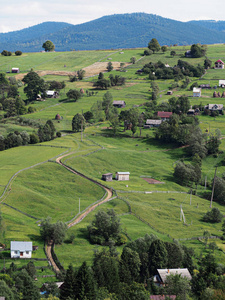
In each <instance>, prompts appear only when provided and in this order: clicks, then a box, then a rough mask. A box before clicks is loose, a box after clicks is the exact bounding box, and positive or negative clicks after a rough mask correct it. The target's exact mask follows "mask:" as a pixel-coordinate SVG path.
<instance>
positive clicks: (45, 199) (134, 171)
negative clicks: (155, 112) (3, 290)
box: [0, 45, 225, 275]
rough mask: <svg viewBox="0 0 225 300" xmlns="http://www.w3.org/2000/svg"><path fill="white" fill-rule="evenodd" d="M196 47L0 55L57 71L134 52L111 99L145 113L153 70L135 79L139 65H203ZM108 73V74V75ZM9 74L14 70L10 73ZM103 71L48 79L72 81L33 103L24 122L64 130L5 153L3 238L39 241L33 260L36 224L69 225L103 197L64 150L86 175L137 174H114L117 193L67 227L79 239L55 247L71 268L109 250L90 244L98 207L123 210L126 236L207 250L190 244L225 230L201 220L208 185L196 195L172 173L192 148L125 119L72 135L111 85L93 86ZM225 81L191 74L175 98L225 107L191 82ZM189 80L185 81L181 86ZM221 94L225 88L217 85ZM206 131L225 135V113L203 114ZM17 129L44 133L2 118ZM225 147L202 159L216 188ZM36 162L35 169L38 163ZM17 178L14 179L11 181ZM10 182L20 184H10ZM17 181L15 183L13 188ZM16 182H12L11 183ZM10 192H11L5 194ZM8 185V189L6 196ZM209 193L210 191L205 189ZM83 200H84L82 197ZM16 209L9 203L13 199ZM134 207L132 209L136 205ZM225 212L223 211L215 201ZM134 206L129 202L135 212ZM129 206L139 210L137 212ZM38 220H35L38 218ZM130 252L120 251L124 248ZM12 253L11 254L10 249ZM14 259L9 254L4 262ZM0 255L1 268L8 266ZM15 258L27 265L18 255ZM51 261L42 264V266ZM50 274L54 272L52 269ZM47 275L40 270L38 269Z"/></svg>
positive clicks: (217, 50)
mask: <svg viewBox="0 0 225 300" xmlns="http://www.w3.org/2000/svg"><path fill="white" fill-rule="evenodd" d="M189 48H190V47H188V46H185V47H184V46H182V47H179V46H174V47H169V49H168V51H167V52H166V53H157V54H154V55H151V56H143V52H144V49H117V50H111V51H103V50H102V51H71V52H65V53H64V52H59V53H58V52H54V53H24V54H23V55H22V56H21V57H15V56H12V57H3V56H1V57H0V71H1V72H7V71H8V70H10V69H11V68H12V67H19V68H20V70H21V73H25V72H27V71H29V70H30V69H31V68H33V69H34V70H35V71H37V70H51V71H70V72H71V71H72V72H73V71H76V70H78V69H82V68H84V67H87V66H90V65H92V64H94V63H95V62H102V61H109V59H110V61H117V62H124V63H129V62H130V58H131V57H132V56H134V57H136V60H137V62H136V63H135V64H133V65H129V66H128V67H127V68H126V72H118V71H116V70H114V71H112V72H111V73H112V74H113V75H121V76H124V77H126V84H125V85H124V86H121V87H113V88H110V89H109V91H110V93H111V94H112V95H113V100H125V102H126V108H124V109H130V108H132V107H134V106H135V107H138V108H139V111H140V112H143V111H144V108H143V106H142V105H143V104H144V103H146V102H147V101H148V100H149V99H150V84H151V82H150V81H149V79H148V76H147V75H137V74H136V71H137V70H138V69H141V68H142V67H143V65H144V64H146V63H148V62H150V61H152V62H157V61H159V60H160V61H162V62H163V63H168V64H169V65H170V66H173V65H175V64H176V63H177V60H178V59H182V60H185V61H188V62H190V63H191V64H194V65H197V64H201V65H203V62H204V58H198V59H188V58H185V57H184V53H185V51H186V50H188V49H189ZM224 49H225V46H224V45H209V46H208V50H207V57H208V58H209V59H211V60H212V62H215V61H216V60H217V59H222V60H225V56H224V53H225V52H224ZM171 50H175V51H176V55H175V56H174V57H171V56H170V51H171ZM108 75H109V74H107V73H106V74H105V78H108ZM10 76H13V75H12V74H10ZM97 76H98V74H96V76H94V77H91V78H85V79H83V80H82V81H78V82H73V83H71V82H69V78H68V76H56V75H45V76H44V77H43V78H44V80H46V81H49V80H59V81H65V83H66V88H65V89H64V90H62V91H60V97H59V98H57V99H47V100H46V101H40V102H38V101H35V102H33V103H30V104H29V105H31V106H33V107H35V108H36V112H35V113H32V114H27V115H24V116H23V118H29V119H34V120H38V121H39V122H40V123H42V124H44V123H45V122H46V121H47V120H49V119H51V120H53V123H54V125H55V127H56V130H57V131H60V132H61V133H62V137H61V138H56V139H54V140H52V141H49V142H45V143H42V144H38V145H32V146H23V147H17V148H12V149H9V150H6V151H2V152H0V157H1V159H0V197H1V198H0V201H1V212H2V215H3V220H4V224H5V242H6V244H7V245H8V246H9V243H10V241H11V240H15V239H18V240H31V241H33V243H34V244H35V245H38V246H39V249H38V250H37V252H36V253H34V257H35V258H45V254H44V251H43V243H42V241H41V240H40V235H39V226H38V223H39V222H40V220H41V219H44V218H46V217H48V216H50V217H51V218H52V221H53V222H56V221H57V220H61V221H63V222H67V221H69V220H71V219H72V218H73V217H74V216H76V215H77V214H78V213H79V201H80V211H83V210H85V209H86V208H87V207H88V206H90V205H92V204H93V203H95V202H96V201H98V200H100V199H102V197H104V194H105V191H104V190H103V189H102V188H101V187H99V186H97V185H95V184H94V183H93V182H91V181H88V180H86V179H83V178H81V177H79V176H78V175H75V174H72V173H71V172H69V171H68V170H66V169H65V168H63V167H62V166H60V165H58V164H56V163H55V159H56V157H58V156H62V155H64V154H69V155H67V156H65V157H64V158H63V159H62V161H63V162H64V163H65V164H66V165H68V166H70V167H72V168H73V169H74V170H77V171H79V172H81V173H83V174H85V175H86V176H88V177H90V178H91V179H94V180H96V181H98V182H100V183H103V182H102V180H101V176H102V174H104V173H108V172H110V173H113V176H114V175H115V173H116V172H117V171H129V172H130V180H129V181H127V182H124V181H116V180H113V181H111V182H106V185H107V186H109V187H111V188H113V189H114V190H115V191H116V194H117V195H118V198H116V199H114V200H111V201H109V202H107V203H105V204H103V205H101V206H99V207H97V208H96V209H95V210H94V211H93V212H91V213H90V214H89V215H88V216H87V217H85V218H84V219H83V220H82V222H80V223H79V224H77V225H76V226H74V227H71V228H70V229H69V230H68V231H67V237H69V236H70V235H71V234H72V233H73V234H74V235H75V240H74V242H73V244H68V243H63V244H62V245H57V246H56V247H55V252H56V254H57V256H58V258H59V260H60V262H61V263H62V265H63V266H64V267H65V268H66V267H67V266H68V265H69V264H70V263H71V262H72V263H73V265H74V266H79V265H80V264H81V262H82V261H84V260H86V261H87V262H88V263H89V264H91V262H92V258H93V253H94V250H96V249H97V248H99V249H101V247H99V246H96V245H91V244H90V243H89V241H88V239H87V226H88V225H89V224H90V222H91V221H92V220H93V217H94V215H95V213H96V211H98V210H99V209H104V210H107V209H110V208H113V209H115V211H116V213H117V214H118V215H119V216H120V219H121V224H122V228H123V232H124V234H125V235H126V237H127V241H129V240H134V239H137V238H138V237H141V236H144V235H145V234H146V233H148V234H151V233H152V234H156V235H157V236H158V237H159V238H161V239H163V240H165V241H172V240H173V239H176V240H179V241H180V243H183V244H185V245H187V246H190V247H193V249H195V251H196V253H198V254H199V255H200V254H201V253H203V254H204V253H205V251H206V250H205V247H204V243H203V242H202V241H199V240H186V239H191V238H196V237H201V236H202V235H203V232H204V230H209V231H210V233H211V234H212V235H217V236H221V234H222V233H221V224H209V223H204V222H203V221H202V217H203V215H204V214H205V213H206V212H207V211H208V210H209V204H210V203H209V201H208V200H205V199H204V198H202V197H201V196H202V194H203V193H204V191H205V188H204V185H199V186H198V187H197V189H196V195H192V196H191V195H190V194H189V192H190V187H185V186H180V185H178V184H176V183H175V182H174V179H173V172H174V166H175V164H176V162H177V161H178V160H180V159H184V160H185V162H189V161H190V158H189V157H188V155H187V151H186V149H185V148H177V147H176V146H174V144H163V143H160V142H158V141H156V140H155V139H154V130H147V129H143V130H142V132H141V133H140V131H139V130H138V131H137V132H136V134H135V135H134V137H133V136H132V133H131V131H129V130H128V131H126V132H123V126H122V125H121V127H120V131H119V133H118V135H117V136H113V134H112V132H111V130H110V129H109V128H108V127H109V123H108V122H106V121H103V122H99V123H97V124H92V125H89V126H88V127H87V128H86V129H85V131H84V137H83V141H81V134H80V133H72V132H71V129H72V128H71V120H72V118H73V116H74V115H75V114H76V113H81V112H82V111H83V112H86V111H88V110H90V109H91V107H92V105H93V104H95V103H96V102H97V101H102V98H103V95H104V94H105V92H106V91H105V90H96V89H94V88H93V82H94V81H95V80H96V79H97ZM219 79H225V70H214V69H210V70H207V72H206V74H205V75H204V76H203V77H202V78H200V79H197V78H191V82H190V83H189V85H188V86H187V88H185V89H181V88H180V87H178V88H176V89H174V90H173V96H174V97H178V96H181V95H186V96H188V97H189V99H190V102H191V105H196V104H200V103H201V104H202V105H206V104H208V103H217V104H224V105H225V98H219V99H218V98H216V99H215V98H213V91H214V88H213V89H211V90H202V96H201V97H200V98H193V96H192V90H190V86H191V85H192V84H193V83H194V82H198V83H199V84H208V83H210V85H211V86H212V87H214V86H216V85H218V80H219ZM172 83H173V81H172V80H159V81H157V84H158V85H159V88H160V97H159V98H158V103H160V102H167V101H168V99H169V98H170V97H171V96H168V95H167V91H168V90H169V89H170V87H171V84H172ZM181 84H182V82H179V85H180V86H181ZM74 88H76V89H81V88H83V89H84V90H88V91H93V92H94V95H93V96H87V95H86V93H85V94H84V95H83V97H82V98H81V99H79V100H78V101H77V102H73V101H67V98H66V93H67V92H68V90H69V89H74ZM217 91H220V92H221V93H222V91H223V90H222V89H218V88H217ZM20 95H21V98H22V99H24V100H25V99H26V96H25V94H24V93H23V87H21V88H20ZM58 113H59V114H60V115H61V116H63V119H62V120H60V121H59V122H58V121H56V120H54V119H55V115H56V114H58ZM0 114H2V112H0ZM199 121H200V127H201V129H202V131H204V132H206V130H207V131H208V132H210V133H213V132H215V130H216V129H219V130H220V131H221V134H222V138H224V136H225V117H224V116H222V115H221V116H218V117H216V118H213V117H210V116H203V115H201V116H199ZM15 130H18V131H23V130H26V131H27V132H28V133H31V132H34V131H37V128H34V127H31V126H21V125H20V124H19V123H18V122H17V118H12V119H10V118H9V119H7V120H5V119H4V120H1V121H0V134H1V135H4V136H5V135H7V134H8V133H10V132H13V131H15ZM220 150H221V153H220V154H219V155H218V157H213V156H208V157H206V158H205V159H204V160H203V163H202V177H203V179H205V178H206V180H207V182H208V183H210V184H211V182H212V179H213V176H214V172H215V167H216V166H217V167H218V169H217V172H218V173H217V174H218V176H220V177H221V176H222V174H223V173H224V172H225V166H223V165H222V164H221V161H222V160H223V159H224V157H225V155H224V153H223V151H225V141H224V139H222V140H221V145H220ZM30 167H31V168H30ZM14 175H15V177H13V176H14ZM143 178H153V179H156V180H158V181H160V182H161V183H160V184H149V183H148V182H147V181H146V180H144V179H143ZM11 179H12V181H10V180H11ZM9 183H10V184H9ZM8 184H9V185H8ZM5 189H6V190H5ZM4 190H5V191H6V192H5V194H3V193H4ZM206 191H208V192H209V191H210V190H209V189H208V187H207V190H206ZM79 199H80V200H79ZM4 203H5V204H7V205H9V206H7V205H5V204H4ZM128 204H129V206H128ZM181 206H182V209H183V212H184V216H185V219H186V224H184V222H183V220H181V218H180V213H181ZM213 206H214V207H217V208H219V209H220V210H221V212H222V213H223V214H224V215H225V207H224V206H222V205H219V204H218V203H213ZM129 207H130V208H129ZM130 209H131V211H130ZM32 217H33V218H32ZM216 242H217V244H218V246H219V248H220V249H222V250H223V251H225V249H224V244H223V243H222V241H221V240H216ZM118 251H119V252H121V251H122V247H119V248H118ZM215 255H216V258H217V260H218V261H220V262H223V263H224V262H225V256H224V253H223V252H221V251H220V250H216V251H215ZM6 257H7V254H6ZM10 262H11V260H10V259H8V258H7V260H6V263H7V265H9V264H10ZM2 263H3V262H2V260H1V259H0V268H1V266H2ZM16 263H17V264H21V263H20V262H19V261H16ZM43 263H44V265H47V263H46V262H38V263H37V265H38V266H42V265H43ZM46 272H50V271H46ZM40 275H41V274H40Z"/></svg>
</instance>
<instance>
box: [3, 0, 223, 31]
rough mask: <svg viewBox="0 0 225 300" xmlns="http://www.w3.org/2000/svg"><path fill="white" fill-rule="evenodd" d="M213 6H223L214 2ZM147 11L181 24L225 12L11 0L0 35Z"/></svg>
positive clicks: (145, 2)
mask: <svg viewBox="0 0 225 300" xmlns="http://www.w3.org/2000/svg"><path fill="white" fill-rule="evenodd" d="M213 6H214V7H223V2H222V0H214V2H213ZM132 12H146V13H149V14H157V15H159V16H162V17H165V18H170V19H174V20H180V21H188V20H193V19H195V20H199V19H208V20H209V19H216V20H223V19H224V16H223V10H222V9H218V10H212V3H211V1H209V0H204V1H203V0H198V1H196V0H189V1H188V2H187V1H185V0H170V1H168V0H157V1H151V0H139V1H137V0H114V1H110V2H109V1H105V0H95V1H93V0H92V1H91V0H63V1H59V0H47V1H46V0H35V1H34V2H33V1H28V0H20V1H19V2H18V0H11V1H10V2H8V3H6V1H4V2H3V3H1V10H0V32H6V31H9V30H10V31H12V30H19V29H22V28H26V27H29V26H32V25H36V24H39V23H42V22H45V21H59V22H68V23H72V24H80V23H85V22H88V21H91V20H94V19H97V18H100V17H102V16H105V15H111V14H121V13H132Z"/></svg>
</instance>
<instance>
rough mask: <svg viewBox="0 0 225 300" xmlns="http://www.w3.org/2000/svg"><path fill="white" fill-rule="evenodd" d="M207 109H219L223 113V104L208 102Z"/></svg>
mask: <svg viewBox="0 0 225 300" xmlns="http://www.w3.org/2000/svg"><path fill="white" fill-rule="evenodd" d="M205 109H209V110H210V111H211V112H212V111H218V113H219V114H222V111H223V104H207V105H206V106H205Z"/></svg>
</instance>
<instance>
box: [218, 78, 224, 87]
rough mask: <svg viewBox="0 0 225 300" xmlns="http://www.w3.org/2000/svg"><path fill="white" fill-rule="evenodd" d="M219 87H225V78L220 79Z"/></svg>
mask: <svg viewBox="0 0 225 300" xmlns="http://www.w3.org/2000/svg"><path fill="white" fill-rule="evenodd" d="M219 87H222V88H224V87H225V80H219Z"/></svg>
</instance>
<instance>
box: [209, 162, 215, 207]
mask: <svg viewBox="0 0 225 300" xmlns="http://www.w3.org/2000/svg"><path fill="white" fill-rule="evenodd" d="M216 170H217V167H216V169H215V175H214V178H213V187H212V195H211V201H210V208H212V202H213V194H214V187H215V180H216Z"/></svg>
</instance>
